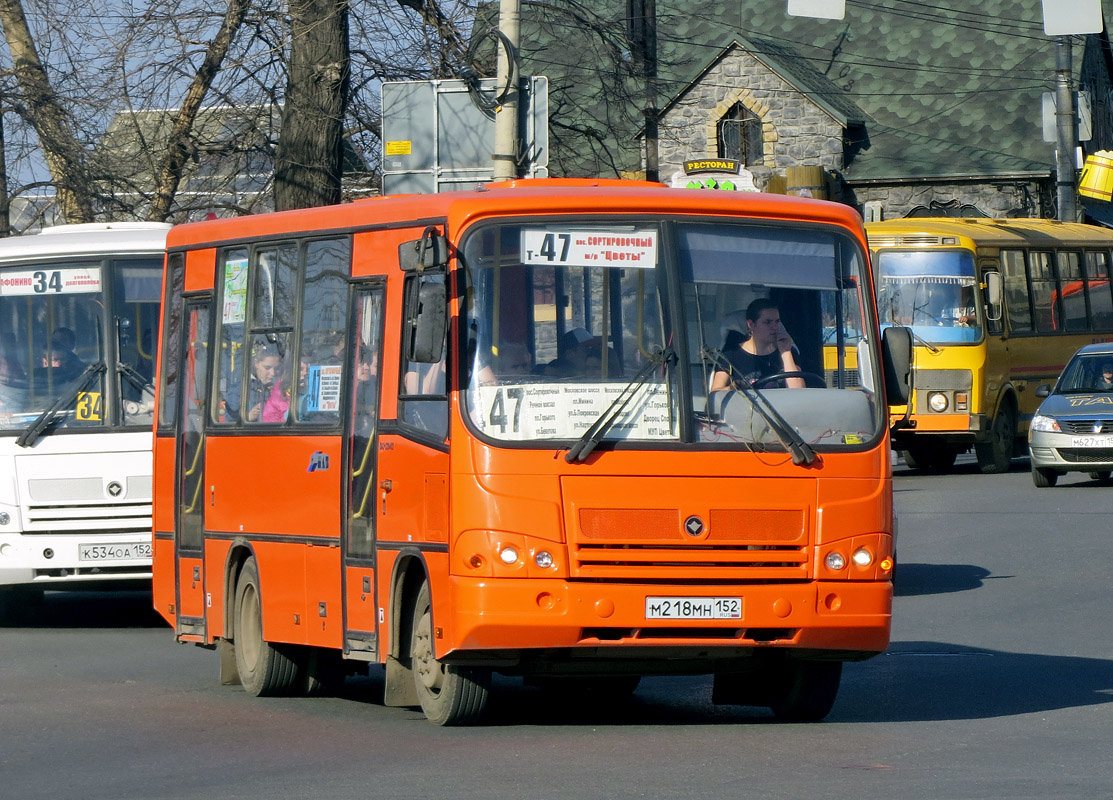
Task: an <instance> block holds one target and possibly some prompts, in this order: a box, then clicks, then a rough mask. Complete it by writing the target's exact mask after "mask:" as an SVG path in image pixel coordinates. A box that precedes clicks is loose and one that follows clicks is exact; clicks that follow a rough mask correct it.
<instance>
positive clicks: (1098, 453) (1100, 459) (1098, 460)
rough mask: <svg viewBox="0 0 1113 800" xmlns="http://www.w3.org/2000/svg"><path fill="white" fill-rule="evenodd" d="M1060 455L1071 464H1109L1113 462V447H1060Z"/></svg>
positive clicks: (1058, 450)
mask: <svg viewBox="0 0 1113 800" xmlns="http://www.w3.org/2000/svg"><path fill="white" fill-rule="evenodd" d="M1056 452H1058V453H1059V456H1060V457H1061V458H1062V459H1063V460H1064V461H1066V462H1069V463H1071V464H1108V463H1110V462H1113V448H1109V447H1093V448H1088V447H1079V448H1071V447H1060V448H1058V449H1057V451H1056Z"/></svg>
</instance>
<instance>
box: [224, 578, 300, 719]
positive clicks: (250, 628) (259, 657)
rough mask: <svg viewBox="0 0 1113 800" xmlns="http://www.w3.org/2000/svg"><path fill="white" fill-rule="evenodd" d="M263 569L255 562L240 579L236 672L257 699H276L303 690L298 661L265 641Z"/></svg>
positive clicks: (235, 608)
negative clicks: (260, 581) (260, 577)
mask: <svg viewBox="0 0 1113 800" xmlns="http://www.w3.org/2000/svg"><path fill="white" fill-rule="evenodd" d="M262 599H263V598H262V593H261V592H260V590H259V566H258V564H256V563H255V559H254V558H249V559H247V561H245V562H244V565H243V569H241V570H240V574H239V577H238V578H237V579H236V594H235V606H234V611H233V614H234V615H235V616H234V625H233V628H232V634H233V637H234V639H233V643H234V644H235V647H236V672H237V673H239V676H240V683H242V684H243V688H244V691H246V692H247V693H248V694H253V695H255V696H256V697H276V696H281V695H288V694H291V693H292V692H293V691H295V690H299V693H300V689H301V688H302V687H301V686H300V685H299V677H300V671H299V669H298V663H297V661H296V660H295V659H294V658H292V657H291V656H290V655H288V654H287V653H286V652H283V650H280V649H279V648H277V647H276V646H275V645H272V644H271V643H270V642H268V641H266V640H265V639H264V638H263V605H262Z"/></svg>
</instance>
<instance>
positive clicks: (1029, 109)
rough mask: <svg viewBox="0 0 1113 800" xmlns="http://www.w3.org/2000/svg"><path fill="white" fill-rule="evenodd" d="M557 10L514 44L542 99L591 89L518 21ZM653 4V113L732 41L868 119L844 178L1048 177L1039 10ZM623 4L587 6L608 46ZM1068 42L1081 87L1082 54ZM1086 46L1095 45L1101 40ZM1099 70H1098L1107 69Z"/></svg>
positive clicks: (867, 2) (1049, 64)
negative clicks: (656, 65) (542, 82)
mask: <svg viewBox="0 0 1113 800" xmlns="http://www.w3.org/2000/svg"><path fill="white" fill-rule="evenodd" d="M561 5H568V6H570V5H571V4H570V3H564V4H562V3H538V4H532V3H526V4H523V8H522V13H523V35H528V34H532V35H534V36H537V37H539V38H537V39H536V40H534V41H529V42H524V45H523V53H524V54H525V57H526V59H527V62H526V64H525V65H524V66H523V71H524V72H528V73H532V74H549V76H550V94H552V93H553V92H554V90H555V87H556V84H558V83H559V82H560V81H562V80H568V81H573V82H577V83H578V87H577V92H582V91H583V84H584V82H585V81H586V82H590V81H592V80H594V81H595V82H596V83H598V80H599V79H598V77H595V78H592V77H591V76H592V70H593V69H594V70H598V69H599V65H598V62H597V61H596V62H594V63H592V62H589V61H587V60H583V61H582V62H581V63H580V64H576V63H570V62H569V61H568V60H567V59H564V58H549V57H547V56H546V49H547V48H548V47H555V48H560V49H561V51H562V52H565V53H567V52H568V51H569V50H570V49H573V46H572V45H570V43H569V38H568V37H569V35H570V34H569V33H568V29H567V28H565V29H564V30H563V38H562V39H549V40H548V42H545V41H544V37H545V36H552V34H551V33H546V31H553V30H557V31H559V30H560V29H554V28H552V27H551V26H550V27H548V28H546V27H545V26H541V27H540V28H537V27H534V28H530V27H529V26H528V25H527V24H526V22H525V21H526V20H527V19H528V18H529V16H530V15H531V14H532V15H537V14H539V13H542V12H541V11H540V9H541V7H544V6H550V10H548V11H545V12H544V13H547V14H551V13H552V11H551V8H553V7H560V6H561ZM656 5H657V26H658V40H659V43H660V44H659V52H660V64H661V67H660V75H659V95H660V97H661V98H662V100H661V104H662V105H665V104H666V102H669V101H672V100H674V99H675V98H677V97H678V96H679V95H680V94H681V93H682V92H683V91H684V90H685V89H686V88H687V87H689V86H690V85H691V84H692V83H693V82H694V81H696V80H698V79H699V77H700V76H701V75H705V74H706V70H707V67H708V65H709V64H711V63H713V62H714V61H715V60H716V59H720V58H722V56H723V54H724V53H725V52H726V51H727V50H728V49H729V48H730V47H732V46H734V45H737V46H741V47H744V48H746V49H747V50H749V51H750V52H751V53H753V55H754V56H755V57H757V58H759V59H761V60H762V61H763V63H765V64H767V65H768V66H769V67H770V69H772V70H774V71H776V72H777V73H778V74H780V75H781V76H782V77H784V78H785V79H786V80H788V81H789V82H790V83H792V84H793V85H794V86H796V87H797V88H799V89H800V91H802V92H804V93H805V94H807V95H808V96H809V97H810V98H812V99H813V100H814V101H816V102H820V103H823V104H824V105H825V107H826V108H828V109H830V110H832V111H833V112H834V114H833V115H834V116H836V117H840V116H841V117H843V118H845V119H847V120H848V121H852V120H854V119H855V117H857V118H858V119H859V120H860V121H863V122H864V123H865V125H866V129H867V134H868V139H869V146H868V147H867V148H866V149H864V150H863V151H862V152H860V153H858V155H857V156H856V158H855V160H854V161H853V162H852V163H851V164H850V165H849V166H848V168H847V170H846V175H847V177H848V178H850V179H851V180H856V179H857V180H870V179H889V178H901V177H966V176H974V175H977V176H1002V177H1004V176H1016V175H1024V174H1043V175H1046V174H1048V173H1049V172H1050V171H1051V170H1052V168H1053V165H1054V145H1052V144H1050V143H1047V142H1044V141H1043V139H1042V135H1041V127H1040V123H1041V95H1042V94H1043V93H1044V92H1045V91H1048V90H1050V88H1051V86H1052V82H1053V77H1054V69H1055V48H1056V41H1055V39H1053V38H1051V37H1048V36H1047V35H1045V34H1044V32H1043V16H1042V5H1041V2H1040V0H981V2H979V3H970V2H969V0H932V2H931V3H930V4H928V3H926V2H921V1H918V0H886V2H885V3H880V2H877V1H876V0H849V2H847V4H846V18H845V19H844V20H818V19H811V18H806V17H792V16H789V15H788V13H787V8H786V6H787V4H786V2H785V0H729V1H728V0H712V1H711V2H701V3H692V2H691V1H690V0H687V1H686V2H680V0H657V4H656ZM625 6H626V3H625V2H620V1H619V0H598V2H597V3H594V4H593V8H594V9H595V11H594V13H595V14H596V15H597V19H598V20H599V21H600V22H601V23H602V24H605V25H610V26H611V27H610V30H611V35H612V36H616V35H620V34H624V28H625V22H624V19H623V17H624V14H625ZM539 31H540V32H539ZM558 35H559V34H558ZM1075 41H1076V44H1075V46H1074V48H1073V55H1074V58H1073V72H1074V77H1075V81H1076V85H1077V81H1078V77H1079V75H1080V73H1081V69H1082V60H1083V52H1084V48H1083V45H1082V44H1081V42H1082V41H1083V40H1082V39H1080V38H1076V40H1075ZM1085 42H1086V44H1087V46H1090V47H1098V46H1104V42H1105V40H1104V38H1103V37H1097V36H1090V37H1086V38H1085ZM530 59H532V61H530ZM1095 63H1097V64H1099V65H1100V67H1101V69H1103V70H1105V71H1108V69H1109V67H1108V66H1107V64H1108V63H1109V62H1108V60H1106V59H1104V58H1099V59H1096V61H1095ZM554 69H555V70H557V71H558V72H560V73H561V74H554V72H553V70H554ZM587 113H588V114H590V113H592V112H591V110H590V109H589V110H588V111H587ZM600 121H602V120H600ZM633 132H634V131H626V132H616V135H617V136H618V137H619V140H620V145H621V146H623V147H626V148H629V147H630V146H631V140H630V137H632V134H633ZM623 137H626V138H625V139H623ZM1108 144H1113V143H1107V144H1106V145H1102V146H1107V145H1108ZM634 152H636V151H634Z"/></svg>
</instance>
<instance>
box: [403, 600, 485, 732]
mask: <svg viewBox="0 0 1113 800" xmlns="http://www.w3.org/2000/svg"><path fill="white" fill-rule="evenodd" d="M410 662H411V665H412V668H413V674H414V685H415V686H416V688H417V698H418V701H419V702H420V703H421V710H422V711H423V712H425V716H426V717H427V718H428V719H429V721H430V722H432V723H434V724H436V725H445V726H448V725H468V724H470V723H473V722H476V721H477V720H479V718H480V717H481V716H482V715H483V711H484V709H485V708H486V706H487V695H488V692H489V690H490V684H491V673H490V672H489V671H487V670H482V669H472V668H468V667H457V666H454V665H451V664H444V663H442V662H440V661H438V660H437V658H436V655H435V650H434V648H433V605H432V595H431V593H430V591H429V584H428V582H426V583H424V584H423V585H422V587H421V591H420V592H418V595H417V601H416V602H415V603H414V616H413V633H412V635H411V637H410Z"/></svg>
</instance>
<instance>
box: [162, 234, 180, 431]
mask: <svg viewBox="0 0 1113 800" xmlns="http://www.w3.org/2000/svg"><path fill="white" fill-rule="evenodd" d="M166 270H167V274H166V303H165V313H166V324H165V325H164V326H163V328H164V332H163V337H164V339H163V347H165V348H169V349H170V352H172V353H176V352H178V348H179V347H181V335H182V313H183V300H182V290H183V288H184V286H185V256H184V255H183V254H181V253H174V254H172V255H171V256H169V258H168V259H167V266H166ZM161 381H162V384H161V385H160V386H159V406H158V409H159V410H158V425H159V428H160V429H162V430H166V429H169V428H171V427H173V425H174V414H175V413H176V409H177V407H178V389H179V387H178V362H177V360H176V359H164V360H163V362H162V377H161Z"/></svg>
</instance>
